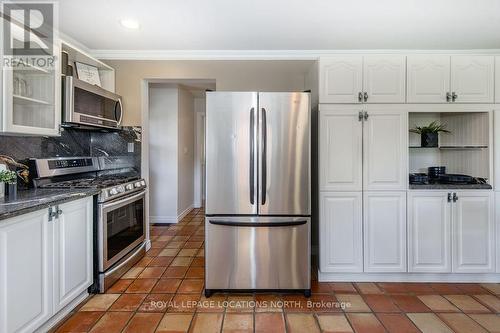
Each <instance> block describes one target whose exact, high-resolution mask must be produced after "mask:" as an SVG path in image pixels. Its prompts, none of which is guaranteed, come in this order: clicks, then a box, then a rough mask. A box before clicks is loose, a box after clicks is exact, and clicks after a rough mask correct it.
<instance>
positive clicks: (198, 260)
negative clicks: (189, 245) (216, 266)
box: [191, 257, 205, 267]
mask: <svg viewBox="0 0 500 333" xmlns="http://www.w3.org/2000/svg"><path fill="white" fill-rule="evenodd" d="M191 266H195V267H205V258H198V257H197V258H194V259H193V262H192V263H191Z"/></svg>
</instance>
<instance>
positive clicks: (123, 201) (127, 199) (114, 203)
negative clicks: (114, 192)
mask: <svg viewBox="0 0 500 333" xmlns="http://www.w3.org/2000/svg"><path fill="white" fill-rule="evenodd" d="M144 194H146V190H143V191H141V192H139V193H137V194H135V195H133V196H130V197H124V198H117V199H116V201H111V202H105V203H102V206H101V209H102V210H107V209H109V208H113V207H117V206H118V207H121V206H125V205H128V204H129V203H131V202H133V201H135V200H137V199H138V198H139V197H142V196H144Z"/></svg>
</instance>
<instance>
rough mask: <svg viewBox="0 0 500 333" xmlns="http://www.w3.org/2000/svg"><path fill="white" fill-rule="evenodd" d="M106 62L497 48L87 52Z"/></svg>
mask: <svg viewBox="0 0 500 333" xmlns="http://www.w3.org/2000/svg"><path fill="white" fill-rule="evenodd" d="M90 54H92V56H94V57H96V58H98V59H108V60H317V59H318V58H319V57H321V56H329V55H342V54H488V55H494V54H498V55H500V49H475V50H90Z"/></svg>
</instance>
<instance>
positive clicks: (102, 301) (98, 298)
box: [80, 294, 120, 311]
mask: <svg viewBox="0 0 500 333" xmlns="http://www.w3.org/2000/svg"><path fill="white" fill-rule="evenodd" d="M118 297H120V294H97V295H94V296H92V298H91V299H89V300H88V301H87V303H85V304H84V305H83V306H82V307H81V308H80V311H106V310H107V309H108V308H109V307H110V306H111V304H113V303H114V302H115V301H116V300H117V299H118Z"/></svg>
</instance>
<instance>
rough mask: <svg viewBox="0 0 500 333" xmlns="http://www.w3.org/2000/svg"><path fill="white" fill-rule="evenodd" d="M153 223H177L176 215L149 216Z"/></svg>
mask: <svg viewBox="0 0 500 333" xmlns="http://www.w3.org/2000/svg"><path fill="white" fill-rule="evenodd" d="M149 221H150V223H151V224H172V223H177V217H176V216H151V215H150V216H149Z"/></svg>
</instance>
